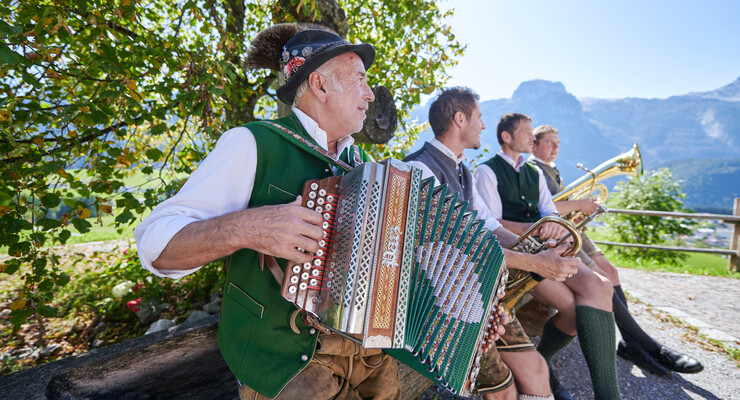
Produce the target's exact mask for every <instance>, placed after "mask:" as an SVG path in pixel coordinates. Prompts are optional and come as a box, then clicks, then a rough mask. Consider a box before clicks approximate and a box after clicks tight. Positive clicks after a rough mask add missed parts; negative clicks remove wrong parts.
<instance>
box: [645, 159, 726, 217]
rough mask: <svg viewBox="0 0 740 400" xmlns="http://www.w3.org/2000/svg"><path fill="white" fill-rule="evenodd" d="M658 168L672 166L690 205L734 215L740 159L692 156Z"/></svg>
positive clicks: (688, 205)
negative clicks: (733, 207) (733, 208)
mask: <svg viewBox="0 0 740 400" xmlns="http://www.w3.org/2000/svg"><path fill="white" fill-rule="evenodd" d="M656 168H669V169H670V170H671V172H672V173H673V177H674V178H676V179H678V180H681V187H682V188H683V191H684V193H686V199H685V200H684V205H685V206H686V207H687V208H691V209H694V210H696V211H704V212H720V213H723V214H732V206H733V204H734V202H735V198H737V197H740V159H719V160H716V159H706V158H689V159H680V160H672V161H668V162H665V163H661V164H659V165H656Z"/></svg>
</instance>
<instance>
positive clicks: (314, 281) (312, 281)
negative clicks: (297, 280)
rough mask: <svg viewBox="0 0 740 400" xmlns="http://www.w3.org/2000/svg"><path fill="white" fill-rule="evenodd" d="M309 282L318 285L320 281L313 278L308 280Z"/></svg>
mask: <svg viewBox="0 0 740 400" xmlns="http://www.w3.org/2000/svg"><path fill="white" fill-rule="evenodd" d="M308 283H309V284H310V285H311V286H318V285H319V281H317V280H316V279H311V280H310V281H308Z"/></svg>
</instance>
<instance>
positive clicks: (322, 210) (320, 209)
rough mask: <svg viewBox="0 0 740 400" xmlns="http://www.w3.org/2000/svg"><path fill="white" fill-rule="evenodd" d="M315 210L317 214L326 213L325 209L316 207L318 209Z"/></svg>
mask: <svg viewBox="0 0 740 400" xmlns="http://www.w3.org/2000/svg"><path fill="white" fill-rule="evenodd" d="M314 210H316V212H317V213H322V212H324V207H321V206H316V208H314Z"/></svg>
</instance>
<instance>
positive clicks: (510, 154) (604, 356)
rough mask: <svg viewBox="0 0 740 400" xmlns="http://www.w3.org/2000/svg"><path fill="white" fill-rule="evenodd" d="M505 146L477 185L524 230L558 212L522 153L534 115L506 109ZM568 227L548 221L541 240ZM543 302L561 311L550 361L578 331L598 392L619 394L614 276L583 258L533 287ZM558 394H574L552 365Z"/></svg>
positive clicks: (552, 331) (548, 333)
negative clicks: (569, 271) (564, 275)
mask: <svg viewBox="0 0 740 400" xmlns="http://www.w3.org/2000/svg"><path fill="white" fill-rule="evenodd" d="M496 137H497V139H498V142H499V144H500V145H501V150H500V151H498V153H497V154H496V156H495V157H493V158H491V159H489V160H487V161H486V162H484V163H483V164H481V165H479V166H478V168H476V170H475V171H474V177H475V181H476V187H477V188H478V192H479V193H480V195H481V197H482V198H483V200H484V201H485V203H486V205H487V206H488V208H489V209H490V210H491V213H492V214H493V215H494V216H495V217H496V218H499V219H500V221H501V223H502V224H503V225H504V227H506V228H507V229H509V230H511V231H512V232H514V233H515V234H523V233H524V232H525V231H526V230H527V229H528V228H529V227H530V226H531V225H532V223H534V222H536V221H538V220H539V219H540V218H542V217H546V216H548V215H552V214H557V210H556V208H555V206H554V205H553V204H552V197H551V195H550V191H549V190H547V185H546V183H545V178H544V176H542V173H541V172H540V171H539V170H538V169H537V167H535V166H534V165H532V164H529V163H526V162H525V159H524V156H523V155H522V153H531V152H532V142H533V141H534V136H533V135H532V120H531V118H529V117H528V116H526V115H523V114H506V115H504V116H503V117H502V118H501V120H500V121H499V123H498V126H497V127H496ZM564 233H565V229H564V228H562V227H561V226H559V225H555V224H554V223H548V224H544V225H542V227H541V228H540V229H539V232H537V234H538V236H539V237H540V239H541V240H546V239H558V238H560V237H562V236H563V235H564ZM531 293H532V295H533V296H534V297H535V298H536V299H537V300H539V301H541V302H543V303H545V304H547V305H550V306H552V307H554V308H555V309H557V310H558V313H557V314H556V315H555V316H554V317H552V318H551V319H549V320H548V321H547V323H545V326H544V328H543V330H542V339H541V340H540V344H539V345H538V348H537V350H538V351H539V352H540V353H541V354H542V355H543V356H544V357H545V360H546V361H547V363H548V365H549V364H550V361H551V359H552V356H553V355H554V354H555V353H557V352H558V351H560V349H562V348H563V347H565V346H566V345H567V344H568V343H570V341H571V340H572V339H573V337H575V335H576V334H578V337H579V343H580V344H581V349H582V351H583V355H584V357H585V358H586V363H587V365H588V369H589V373H590V375H591V382H592V384H593V389H594V396H595V398H597V399H619V398H621V397H620V394H619V383H618V381H617V369H616V356H615V354H614V345H615V340H616V339H615V329H614V315H613V313H612V304H611V303H612V302H611V298H612V286H611V283H610V282H609V280H608V279H607V278H606V277H604V276H602V275H599V274H597V273H594V272H593V271H591V270H590V269H589V268H588V267H586V266H585V265H583V263H579V265H578V272H577V273H576V274H574V275H573V276H572V277H569V278H568V279H566V280H565V281H564V282H556V281H552V280H548V279H544V280H542V281H541V282H540V283H539V284H538V285H537V286H535V288H534V289H532V291H531ZM550 377H551V382H550V384H551V388H552V390H553V393H554V394H555V398H556V399H570V398H571V397H570V395H569V394H568V393H567V391H566V390H565V389H564V388H563V387H562V385H560V383H559V382H558V381H557V379H556V377H555V375H554V373H553V371H552V369H551V370H550Z"/></svg>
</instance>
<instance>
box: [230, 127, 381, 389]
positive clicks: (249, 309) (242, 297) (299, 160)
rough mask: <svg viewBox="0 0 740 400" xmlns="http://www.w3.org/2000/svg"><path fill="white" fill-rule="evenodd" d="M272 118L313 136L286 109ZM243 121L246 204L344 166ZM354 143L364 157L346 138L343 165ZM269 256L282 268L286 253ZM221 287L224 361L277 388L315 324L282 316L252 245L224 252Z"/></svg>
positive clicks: (295, 189) (282, 306)
mask: <svg viewBox="0 0 740 400" xmlns="http://www.w3.org/2000/svg"><path fill="white" fill-rule="evenodd" d="M274 122H276V123H278V124H280V125H282V126H284V127H286V128H288V129H290V130H292V131H293V132H296V133H298V134H300V135H301V136H303V137H304V138H306V139H307V140H308V141H310V142H312V143H315V142H314V141H313V139H312V138H311V137H310V136H309V135H308V134H307V133H306V131H305V129H304V128H303V126H301V124H300V123H299V121H298V118H297V117H296V116H295V115H294V114H291V115H290V116H288V117H285V118H281V119H278V120H276V121H274ZM245 127H247V128H249V130H250V131H251V132H252V134H253V135H254V138H255V140H256V142H257V173H256V178H255V182H254V189H253V190H252V194H251V197H250V200H249V208H255V207H261V206H267V205H274V204H284V203H288V202H291V201H293V200H294V199H295V196H297V195H300V194H301V193H302V192H303V184H304V183H305V182H306V181H307V180H309V179H321V178H326V177H329V176H331V175H332V172H331V169H330V165H331V166H335V167H336V168H337V170H338V173H339V174H344V173H346V172H347V171H345V170H343V169H342V168H341V167H339V166H338V165H336V164H335V163H333V162H331V161H330V160H329V159H327V158H325V157H323V156H322V155H320V154H319V153H318V152H316V151H314V150H312V149H310V148H309V147H308V146H305V145H303V144H301V143H299V142H298V141H296V140H295V139H294V138H292V137H290V136H288V135H287V134H285V133H284V132H282V131H280V130H279V129H278V128H275V127H273V126H270V125H267V124H265V123H264V122H252V123H249V124H246V125H245ZM355 149H356V150H355ZM354 151H359V154H358V156H359V158H361V160H362V161H366V160H367V156H366V154H365V153H364V152H363V151H362V150H361V149H359V147H356V146H351V147H350V148H349V149H347V150H346V151H345V152H344V153H343V154H342V157H341V158H342V159H343V161H345V162H347V161H348V160H350V161H349V162H348V163H349V164H350V165H351V164H352V161H351V160H353V159H354V157H353V154H352V153H353V152H354ZM348 153H350V154H348ZM277 261H278V263H279V264H280V266H281V268H283V269H285V264H286V260H284V259H277ZM223 293H224V296H223V305H222V310H221V321H220V323H219V328H218V345H219V348H220V350H221V353H222V355H223V357H224V359H225V360H226V364H227V365H228V366H229V368H230V369H231V371H232V372H233V373H234V375H235V376H236V378H237V379H239V380H240V381H241V382H242V383H244V384H245V385H247V386H249V387H250V388H252V389H254V390H255V391H257V392H259V393H260V394H262V395H264V396H267V397H271V398H272V397H275V396H277V395H278V394H279V393H280V391H281V390H282V388H283V387H284V386H285V385H286V384H287V383H288V382H289V381H290V380H291V379H292V378H293V377H294V376H295V375H297V374H298V373H299V372H300V371H301V370H303V368H305V367H306V365H308V362H309V361H310V360H311V358H312V357H313V353H314V350H315V348H316V337H317V333H316V331H315V330H313V329H310V328H309V327H308V326H307V325H306V324H305V323H304V322H303V320H302V319H301V317H300V316H296V318H295V324H296V326H298V328H299V330H300V333H298V334H297V333H295V332H293V330H292V329H291V328H290V318H291V316H292V315H293V313H294V311H295V310H296V307H295V306H294V305H293V304H292V303H290V302H288V301H287V300H285V299H283V298H282V297H281V296H280V284H279V283H278V282H277V281H276V280H275V278H274V277H273V275H272V274H271V273H270V271H269V269H268V268H266V267H265V268H264V270H260V266H259V262H258V255H257V252H255V251H253V250H250V249H242V250H239V251H237V252H235V253H234V254H232V255H231V257H230V260H229V267H228V273H227V276H226V283H225V286H224V292H223Z"/></svg>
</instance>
